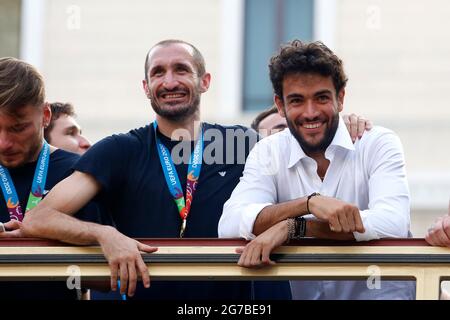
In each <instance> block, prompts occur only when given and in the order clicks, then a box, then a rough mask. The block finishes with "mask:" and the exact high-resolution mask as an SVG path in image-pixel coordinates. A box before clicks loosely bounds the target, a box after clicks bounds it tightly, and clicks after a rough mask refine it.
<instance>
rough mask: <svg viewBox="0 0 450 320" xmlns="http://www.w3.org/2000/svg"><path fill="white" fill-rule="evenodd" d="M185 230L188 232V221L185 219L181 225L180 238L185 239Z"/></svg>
mask: <svg viewBox="0 0 450 320" xmlns="http://www.w3.org/2000/svg"><path fill="white" fill-rule="evenodd" d="M184 230H186V219H183V223H182V224H181V229H180V238H183V235H184Z"/></svg>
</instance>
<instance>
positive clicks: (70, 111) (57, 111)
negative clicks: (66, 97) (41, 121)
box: [44, 102, 75, 142]
mask: <svg viewBox="0 0 450 320" xmlns="http://www.w3.org/2000/svg"><path fill="white" fill-rule="evenodd" d="M50 109H51V110H52V119H51V120H50V123H49V125H48V126H47V128H45V129H44V138H45V140H47V142H50V132H52V130H53V127H54V126H55V121H56V120H58V119H59V118H60V117H61V116H62V115H66V116H72V117H74V116H75V109H74V107H73V105H72V104H71V103H69V102H66V103H62V102H53V103H50Z"/></svg>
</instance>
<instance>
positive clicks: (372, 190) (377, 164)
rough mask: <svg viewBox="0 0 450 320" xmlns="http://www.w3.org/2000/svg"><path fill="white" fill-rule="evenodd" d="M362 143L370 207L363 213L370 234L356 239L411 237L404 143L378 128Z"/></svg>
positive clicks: (389, 132) (367, 232)
mask: <svg viewBox="0 0 450 320" xmlns="http://www.w3.org/2000/svg"><path fill="white" fill-rule="evenodd" d="M364 139H367V141H364ZM361 143H363V145H362V148H363V153H364V154H363V157H364V162H365V174H366V175H367V177H368V184H369V185H368V189H369V205H368V209H367V210H361V218H362V219H363V223H364V226H365V228H366V232H365V233H364V234H358V233H355V238H356V239H357V240H371V239H377V238H387V237H408V234H409V227H410V195H409V188H408V182H407V178H406V169H405V157H404V153H403V147H402V144H401V142H400V139H399V138H398V136H397V135H396V134H395V133H394V132H392V131H390V130H387V129H384V128H380V127H375V128H374V129H372V131H371V132H370V133H369V134H366V135H365V136H363V138H362V140H361Z"/></svg>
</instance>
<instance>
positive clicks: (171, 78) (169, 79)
mask: <svg viewBox="0 0 450 320" xmlns="http://www.w3.org/2000/svg"><path fill="white" fill-rule="evenodd" d="M179 84H180V83H179V82H178V78H177V76H176V75H175V74H174V73H173V72H171V71H169V72H167V73H166V74H165V76H164V83H163V85H164V88H165V89H167V90H173V89H175V88H176V87H177V86H178V85H179Z"/></svg>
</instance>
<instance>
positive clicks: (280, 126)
mask: <svg viewBox="0 0 450 320" xmlns="http://www.w3.org/2000/svg"><path fill="white" fill-rule="evenodd" d="M283 128H287V125H285V124H283V123H280V124H278V125H276V126H275V127H273V128H272V129H283Z"/></svg>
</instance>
